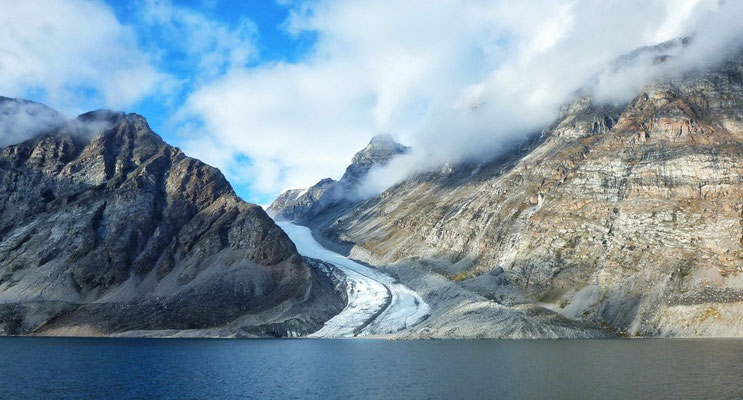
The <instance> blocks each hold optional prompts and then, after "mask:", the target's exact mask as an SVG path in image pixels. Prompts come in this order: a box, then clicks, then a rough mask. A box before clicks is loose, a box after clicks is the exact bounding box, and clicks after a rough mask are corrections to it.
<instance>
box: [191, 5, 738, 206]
mask: <svg viewBox="0 0 743 400" xmlns="http://www.w3.org/2000/svg"><path fill="white" fill-rule="evenodd" d="M286 4H287V6H288V7H291V16H290V18H289V19H288V20H287V21H286V22H285V27H286V29H287V31H288V32H290V33H302V32H307V31H309V32H314V33H315V34H316V35H317V43H316V44H315V47H314V50H313V51H312V52H310V54H309V55H308V56H307V57H306V58H305V59H303V60H300V61H299V62H296V63H283V62H278V63H272V64H267V65H262V66H259V67H256V68H250V69H245V68H242V69H233V70H231V71H230V72H229V73H227V74H226V75H225V76H224V77H222V78H220V79H218V80H216V81H215V82H213V83H212V84H209V85H206V86H204V87H203V88H201V89H199V90H197V91H195V92H194V93H193V94H191V95H190V96H189V98H188V100H187V103H186V105H185V107H184V112H185V113H187V114H189V115H190V116H192V117H195V118H198V119H201V120H202V121H203V123H204V126H203V128H204V132H208V139H207V140H208V142H209V146H207V147H204V146H202V143H203V140H193V141H191V142H190V143H189V145H187V146H186V149H187V151H189V152H190V153H191V154H194V155H196V156H200V157H203V158H205V159H206V160H209V161H210V157H209V154H207V152H205V151H203V150H202V149H204V148H209V149H211V150H210V153H211V154H216V153H220V160H218V162H221V163H222V165H221V166H222V168H223V169H225V170H226V171H227V172H228V173H227V175H228V176H230V177H231V178H232V179H240V178H242V179H244V180H245V181H246V182H251V183H252V185H253V189H254V190H255V191H257V192H259V193H263V194H264V195H265V194H269V195H270V194H276V192H278V191H279V190H281V189H284V188H287V187H303V186H308V185H311V184H313V183H314V182H316V181H317V180H319V179H320V178H323V177H326V176H331V177H336V178H337V177H338V176H339V175H340V174H341V173H342V172H343V169H344V167H345V166H346V165H347V163H348V161H349V160H350V158H351V156H352V155H353V153H354V152H355V151H357V150H358V149H360V148H362V147H363V145H364V144H365V143H366V142H367V141H368V140H369V138H370V137H371V136H373V135H374V134H378V133H382V132H389V133H392V134H393V135H394V136H396V137H398V138H400V139H402V141H403V142H404V143H405V144H409V145H412V146H413V147H414V148H415V149H416V151H415V152H414V153H413V156H411V157H410V158H409V159H408V160H407V161H401V162H399V163H397V164H395V165H393V166H391V167H390V168H388V170H387V171H383V173H381V174H380V177H379V178H380V179H378V180H377V182H376V184H375V185H376V186H375V187H374V188H372V189H370V190H379V189H383V188H384V187H386V185H389V184H390V183H393V182H394V180H395V179H398V178H399V177H401V176H403V175H404V174H405V173H407V172H408V171H409V170H410V168H421V167H422V166H425V165H429V164H435V163H443V162H445V161H457V160H461V159H462V158H468V157H470V158H471V157H487V156H489V155H493V154H494V153H495V152H497V151H498V149H499V146H500V145H502V144H503V142H504V141H507V140H511V139H513V138H515V137H519V136H520V135H523V134H525V133H527V132H530V131H533V130H535V129H540V128H542V127H544V126H546V125H547V124H549V123H550V122H551V120H552V119H553V118H554V117H555V116H556V115H557V112H558V109H559V107H560V105H562V103H563V102H564V101H565V100H566V99H567V97H568V96H569V95H571V94H572V93H574V92H575V91H576V90H577V89H579V88H580V87H581V86H582V85H584V84H585V83H586V82H587V81H588V79H589V78H591V77H595V76H597V74H599V73H600V72H601V71H602V70H603V69H605V67H606V65H608V64H609V63H610V62H611V61H612V60H614V59H615V58H617V57H618V56H620V55H622V54H625V53H627V52H630V51H632V50H634V49H636V48H638V47H641V46H644V45H652V44H656V43H659V42H661V41H664V40H668V39H672V38H675V37H678V36H679V35H684V34H689V33H697V34H701V35H700V36H704V35H703V34H702V33H703V32H701V31H711V32H713V33H712V34H710V35H708V36H709V37H714V38H715V39H714V41H715V43H720V42H721V41H723V39H725V38H735V37H736V36H735V35H736V32H739V29H738V27H739V25H741V24H739V23H737V25H735V24H736V23H734V22H732V21H727V20H726V18H727V19H728V20H729V19H730V15H733V16H734V17H736V18H739V19H740V18H741V17H743V13H741V10H740V6H738V5H737V4H726V5H725V7H727V8H726V11H725V12H720V10H719V9H720V8H722V7H721V6H719V5H718V2H717V0H687V1H683V0H623V1H603V0H602V1H599V0H524V1H518V2H516V1H505V0H500V1H499V0H491V1H488V0H464V1H462V0H456V1H454V0H441V1H436V2H430V1H423V0H411V1H405V2H399V1H393V0H375V1H353V2H349V1H342V0H318V1H312V2H299V3H293V2H288V3H286ZM724 14H728V15H727V16H725V15H724ZM710 21H712V22H710ZM714 21H718V22H720V21H721V22H722V23H721V24H720V23H718V25H720V26H717V27H715V26H713V25H714V24H715V23H714ZM697 31H700V32H697ZM715 35H717V36H718V37H715ZM700 40H704V39H700ZM649 77H650V76H649V75H648V74H645V73H638V74H635V75H632V76H629V75H628V76H624V77H622V78H621V79H618V78H617V79H615V78H613V77H608V78H607V79H606V85H605V87H606V88H609V87H620V86H622V87H631V88H632V89H634V88H635V86H638V85H642V84H643V83H644V81H643V80H644V79H648V78H649ZM612 85H613V86H612ZM224 153H228V154H230V155H231V156H230V157H224ZM238 155H243V156H246V157H247V158H246V159H250V164H249V165H248V164H246V163H244V162H241V161H240V160H239V159H238V158H237V156H238ZM391 169H395V170H396V171H391Z"/></svg>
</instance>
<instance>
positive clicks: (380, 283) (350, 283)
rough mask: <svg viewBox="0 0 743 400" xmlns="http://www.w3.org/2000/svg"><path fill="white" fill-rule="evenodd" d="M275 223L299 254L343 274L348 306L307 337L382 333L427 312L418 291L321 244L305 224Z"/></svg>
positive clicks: (400, 327) (414, 321) (415, 320)
mask: <svg viewBox="0 0 743 400" xmlns="http://www.w3.org/2000/svg"><path fill="white" fill-rule="evenodd" d="M277 224H278V225H279V226H280V227H281V229H283V230H284V232H286V234H287V235H288V236H289V238H290V239H291V240H292V241H293V242H294V244H295V245H296V246H297V251H299V254H301V255H303V256H305V257H310V258H316V259H318V260H322V261H325V262H328V263H330V264H332V265H334V266H335V267H336V268H338V269H339V270H340V271H342V272H343V273H344V274H345V279H346V291H347V294H348V305H347V306H346V308H344V309H343V311H341V312H340V313H339V314H338V315H336V316H335V317H333V318H331V319H330V320H329V321H327V322H326V323H325V325H324V326H323V327H322V328H321V329H320V330H318V331H317V332H315V333H313V334H312V335H310V337H351V336H365V335H385V334H390V333H395V332H398V331H401V330H403V329H405V328H407V327H410V326H413V325H415V324H417V323H419V322H421V321H422V320H423V319H424V318H425V317H427V316H428V315H429V314H430V312H431V309H430V307H429V306H428V304H426V303H425V302H424V301H423V299H422V298H421V297H420V296H419V295H418V294H416V293H415V292H414V291H412V290H411V289H410V288H408V287H406V286H405V285H402V284H400V283H398V282H395V280H394V279H393V278H392V277H391V276H389V275H387V274H385V273H383V272H380V271H378V270H375V269H373V268H369V267H366V266H364V265H361V264H359V263H357V262H354V261H352V260H350V259H348V258H347V257H344V256H342V255H340V254H338V253H335V252H332V251H330V250H328V249H326V248H324V247H322V246H321V245H320V244H319V243H318V242H317V241H315V239H314V238H313V237H312V232H311V231H310V229H309V228H307V227H304V226H300V225H295V224H292V223H291V222H277Z"/></svg>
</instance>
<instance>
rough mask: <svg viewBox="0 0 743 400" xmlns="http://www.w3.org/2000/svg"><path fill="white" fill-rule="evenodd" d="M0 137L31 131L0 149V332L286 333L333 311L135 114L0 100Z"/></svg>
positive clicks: (283, 253) (277, 248) (285, 253)
mask: <svg viewBox="0 0 743 400" xmlns="http://www.w3.org/2000/svg"><path fill="white" fill-rule="evenodd" d="M0 132H4V135H3V136H2V137H3V138H4V139H8V138H20V137H21V135H25V137H26V138H28V137H31V138H30V139H27V140H25V141H22V142H20V143H14V144H12V145H8V146H7V147H3V148H0V334H6V335H8V334H35V335H112V334H125V335H134V336H143V335H144V336H150V335H155V336H163V335H166V336H167V335H186V336H203V335H206V336H294V335H301V334H306V333H309V332H312V331H315V330H317V329H319V327H321V326H322V324H323V323H324V322H325V321H326V320H327V319H329V318H330V317H332V316H333V315H335V314H336V313H338V312H339V311H340V310H341V309H342V308H343V307H344V305H345V298H344V295H343V294H339V293H342V292H343V291H340V292H337V291H336V290H335V288H334V287H333V283H332V282H331V281H330V280H329V279H328V278H327V277H326V276H324V275H323V274H322V273H319V272H317V271H318V270H316V269H314V268H311V267H310V263H313V262H314V261H311V260H307V259H303V258H302V257H301V256H299V254H298V253H297V251H296V249H295V247H294V244H293V243H292V242H291V241H290V240H289V238H288V237H287V236H286V235H285V234H284V232H283V231H282V230H281V229H280V228H279V227H278V226H276V225H275V224H274V223H273V221H272V220H271V219H270V218H269V217H268V216H267V215H266V213H265V212H264V211H263V210H262V209H261V208H260V207H259V206H256V205H254V204H249V203H245V202H243V201H242V200H240V199H239V198H238V197H237V196H236V194H235V192H234V191H233V190H232V187H231V186H230V184H229V183H228V182H227V180H226V179H225V178H224V176H223V175H222V174H221V173H220V172H219V170H217V169H216V168H213V167H210V166H208V165H206V164H204V163H202V162H200V161H199V160H196V159H193V158H189V157H187V156H185V155H184V154H183V152H181V151H180V150H179V149H177V148H174V147H171V146H169V145H168V144H167V143H165V142H164V141H163V140H162V139H161V138H160V137H159V136H158V135H157V134H155V133H154V132H153V131H152V130H151V129H150V127H149V126H148V124H147V121H146V120H145V119H144V118H143V117H141V116H139V115H136V114H124V113H120V112H112V111H106V110H99V111H94V112H90V113H86V114H83V115H81V116H79V117H78V118H76V119H74V120H66V119H65V118H64V117H62V116H61V115H60V114H59V113H57V112H56V111H54V110H51V109H49V108H48V107H45V106H42V105H39V104H37V103H31V102H27V101H23V100H16V99H8V98H2V99H0ZM10 134H13V135H14V136H9V135H10ZM5 144H7V143H5Z"/></svg>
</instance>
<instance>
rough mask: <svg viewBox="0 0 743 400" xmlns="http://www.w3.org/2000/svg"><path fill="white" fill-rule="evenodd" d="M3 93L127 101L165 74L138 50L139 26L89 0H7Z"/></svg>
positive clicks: (70, 105)
mask: <svg viewBox="0 0 743 400" xmlns="http://www.w3.org/2000/svg"><path fill="white" fill-rule="evenodd" d="M0 25H1V26H2V27H3V28H2V29H1V30H0V76H2V78H3V79H2V80H0V93H2V94H4V95H8V96H16V97H27V96H28V95H29V94H33V95H35V97H41V98H43V99H44V101H45V102H47V103H48V104H50V105H52V106H54V107H55V108H58V109H61V110H64V111H66V112H69V113H78V112H80V111H83V110H85V109H86V108H93V107H96V108H98V107H101V106H104V105H105V106H107V107H111V108H124V107H127V106H129V105H131V104H133V103H135V102H137V101H139V100H141V99H142V98H143V97H145V96H147V95H150V94H152V93H153V92H154V91H156V90H157V89H158V88H159V87H160V85H162V84H163V83H164V82H166V81H167V80H168V77H167V76H166V75H164V74H162V73H160V72H158V71H157V70H156V68H155V67H154V66H153V63H152V60H151V59H150V58H149V56H148V55H147V54H145V53H143V52H142V51H140V50H139V48H138V46H137V38H136V34H135V32H134V31H133V30H132V29H131V28H129V27H126V26H123V25H122V24H121V23H119V21H118V20H117V19H116V17H115V15H114V14H113V12H112V11H111V9H110V8H108V7H107V6H106V5H104V4H102V3H100V2H98V1H92V0H90V1H88V0H28V1H16V2H5V3H4V4H3V10H2V12H1V13H0Z"/></svg>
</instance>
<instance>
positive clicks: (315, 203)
mask: <svg viewBox="0 0 743 400" xmlns="http://www.w3.org/2000/svg"><path fill="white" fill-rule="evenodd" d="M408 150H409V148H408V147H406V146H403V145H401V144H399V143H397V142H395V140H394V139H392V137H391V136H390V135H377V136H374V137H373V138H372V139H371V141H370V142H369V144H368V145H366V147H364V149H362V150H361V151H359V152H358V153H356V154H355V155H354V156H353V159H352V160H351V164H350V165H349V166H348V168H346V171H345V173H343V176H342V177H341V179H340V180H338V181H334V180H333V179H330V178H325V179H322V180H321V181H319V182H318V183H316V184H314V185H313V186H311V187H309V188H307V189H290V190H287V191H285V192H283V193H282V194H281V195H280V196H279V197H278V198H277V199H276V200H275V201H274V202H273V203H272V204H271V205H270V206H269V207H268V209H267V211H268V213H269V214H270V215H272V216H273V217H274V218H275V219H277V220H287V221H292V220H296V219H301V218H306V217H312V216H315V215H317V214H320V213H321V212H323V211H325V210H326V209H328V208H330V207H338V206H342V205H346V204H352V203H354V202H356V201H358V200H360V199H364V198H368V197H369V195H368V193H367V192H366V191H365V187H364V185H365V182H366V180H367V178H368V175H369V172H370V171H372V170H373V169H374V168H381V167H384V166H386V165H387V164H388V163H389V162H390V161H392V160H393V159H395V158H396V157H399V156H401V155H403V154H406V153H407V152H408Z"/></svg>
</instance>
